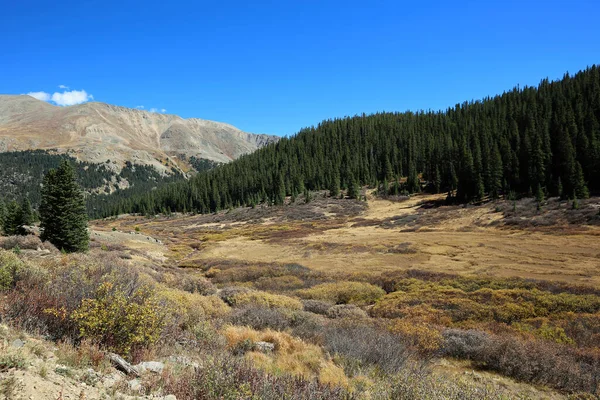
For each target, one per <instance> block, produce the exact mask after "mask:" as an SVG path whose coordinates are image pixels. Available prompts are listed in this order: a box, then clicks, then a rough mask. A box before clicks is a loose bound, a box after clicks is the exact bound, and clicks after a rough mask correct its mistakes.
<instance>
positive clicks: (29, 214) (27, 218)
mask: <svg viewBox="0 0 600 400" xmlns="http://www.w3.org/2000/svg"><path fill="white" fill-rule="evenodd" d="M31 224H33V210H32V209H31V202H30V201H29V198H28V197H25V198H24V199H23V201H22V202H21V207H20V210H19V228H18V229H19V234H21V235H26V234H27V231H26V230H25V228H24V227H25V226H29V225H31Z"/></svg>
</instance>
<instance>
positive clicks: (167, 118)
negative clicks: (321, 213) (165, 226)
mask: <svg viewBox="0 0 600 400" xmlns="http://www.w3.org/2000/svg"><path fill="white" fill-rule="evenodd" d="M277 140H278V138H277V137H276V136H270V135H257V134H252V133H247V132H243V131H241V130H239V129H237V128H236V127H234V126H232V125H228V124H225V123H221V122H214V121H207V120H202V119H197V118H190V119H184V118H181V117H179V116H177V115H173V114H159V113H151V112H148V111H144V110H137V109H132V108H127V107H120V106H114V105H110V104H106V103H99V102H90V103H84V104H79V105H76V106H70V107H59V106H55V105H52V104H49V103H47V102H44V101H40V100H37V99H35V98H33V97H31V96H27V95H0V152H5V151H18V150H30V149H47V150H49V149H57V150H58V151H59V152H69V154H71V155H72V156H74V157H76V158H77V159H79V160H81V161H88V162H93V163H104V162H106V161H107V160H111V161H115V162H116V163H114V164H113V163H111V164H112V165H114V166H115V168H120V166H121V165H123V164H124V163H125V162H126V161H130V162H132V163H136V164H151V165H154V166H155V167H157V168H158V169H159V170H163V171H164V170H166V169H167V167H165V166H164V165H163V164H162V163H161V160H165V159H166V158H168V157H172V156H175V155H179V154H185V155H186V156H188V157H191V156H195V157H198V158H205V159H209V160H213V161H218V162H229V161H231V160H233V159H236V158H238V157H239V156H241V155H243V154H247V153H250V152H252V151H254V150H256V149H258V148H260V147H262V146H265V145H267V144H269V143H271V142H274V141H277Z"/></svg>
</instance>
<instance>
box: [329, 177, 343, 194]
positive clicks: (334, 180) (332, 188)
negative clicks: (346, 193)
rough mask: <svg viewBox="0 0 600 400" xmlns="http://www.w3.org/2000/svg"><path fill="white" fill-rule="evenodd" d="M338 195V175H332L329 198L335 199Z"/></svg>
mask: <svg viewBox="0 0 600 400" xmlns="http://www.w3.org/2000/svg"><path fill="white" fill-rule="evenodd" d="M339 194H340V174H339V173H337V172H336V173H334V175H333V177H332V178H331V182H330V184H329V196H330V197H337V196H338V195H339Z"/></svg>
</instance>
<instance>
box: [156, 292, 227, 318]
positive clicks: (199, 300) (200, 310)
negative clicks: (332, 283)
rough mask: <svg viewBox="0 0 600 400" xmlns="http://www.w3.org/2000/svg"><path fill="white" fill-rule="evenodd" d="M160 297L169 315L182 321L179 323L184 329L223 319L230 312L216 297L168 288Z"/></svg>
mask: <svg viewBox="0 0 600 400" xmlns="http://www.w3.org/2000/svg"><path fill="white" fill-rule="evenodd" d="M158 296H159V298H160V299H161V300H162V302H163V303H164V304H165V307H166V309H167V310H168V314H169V315H171V316H174V317H176V319H177V318H178V319H180V322H179V323H180V324H181V325H182V326H183V327H184V328H190V327H192V326H194V325H195V324H197V323H198V322H200V321H202V320H204V319H206V318H212V317H222V316H224V315H226V314H227V313H228V312H229V311H230V308H229V306H228V305H227V304H225V303H224V302H223V300H221V299H220V298H218V297H216V296H202V295H200V294H198V293H189V292H184V291H183V290H177V289H167V288H164V289H162V290H161V291H160V292H159V293H158Z"/></svg>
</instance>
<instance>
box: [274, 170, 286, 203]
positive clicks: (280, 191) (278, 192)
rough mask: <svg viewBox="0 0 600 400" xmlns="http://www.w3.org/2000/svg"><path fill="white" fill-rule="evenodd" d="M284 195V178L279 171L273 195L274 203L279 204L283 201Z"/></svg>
mask: <svg viewBox="0 0 600 400" xmlns="http://www.w3.org/2000/svg"><path fill="white" fill-rule="evenodd" d="M285 195H286V192H285V180H284V179H283V174H282V173H280V174H279V177H278V179H277V185H276V186H275V193H274V196H273V197H274V202H275V204H277V205H281V204H283V203H285Z"/></svg>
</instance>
